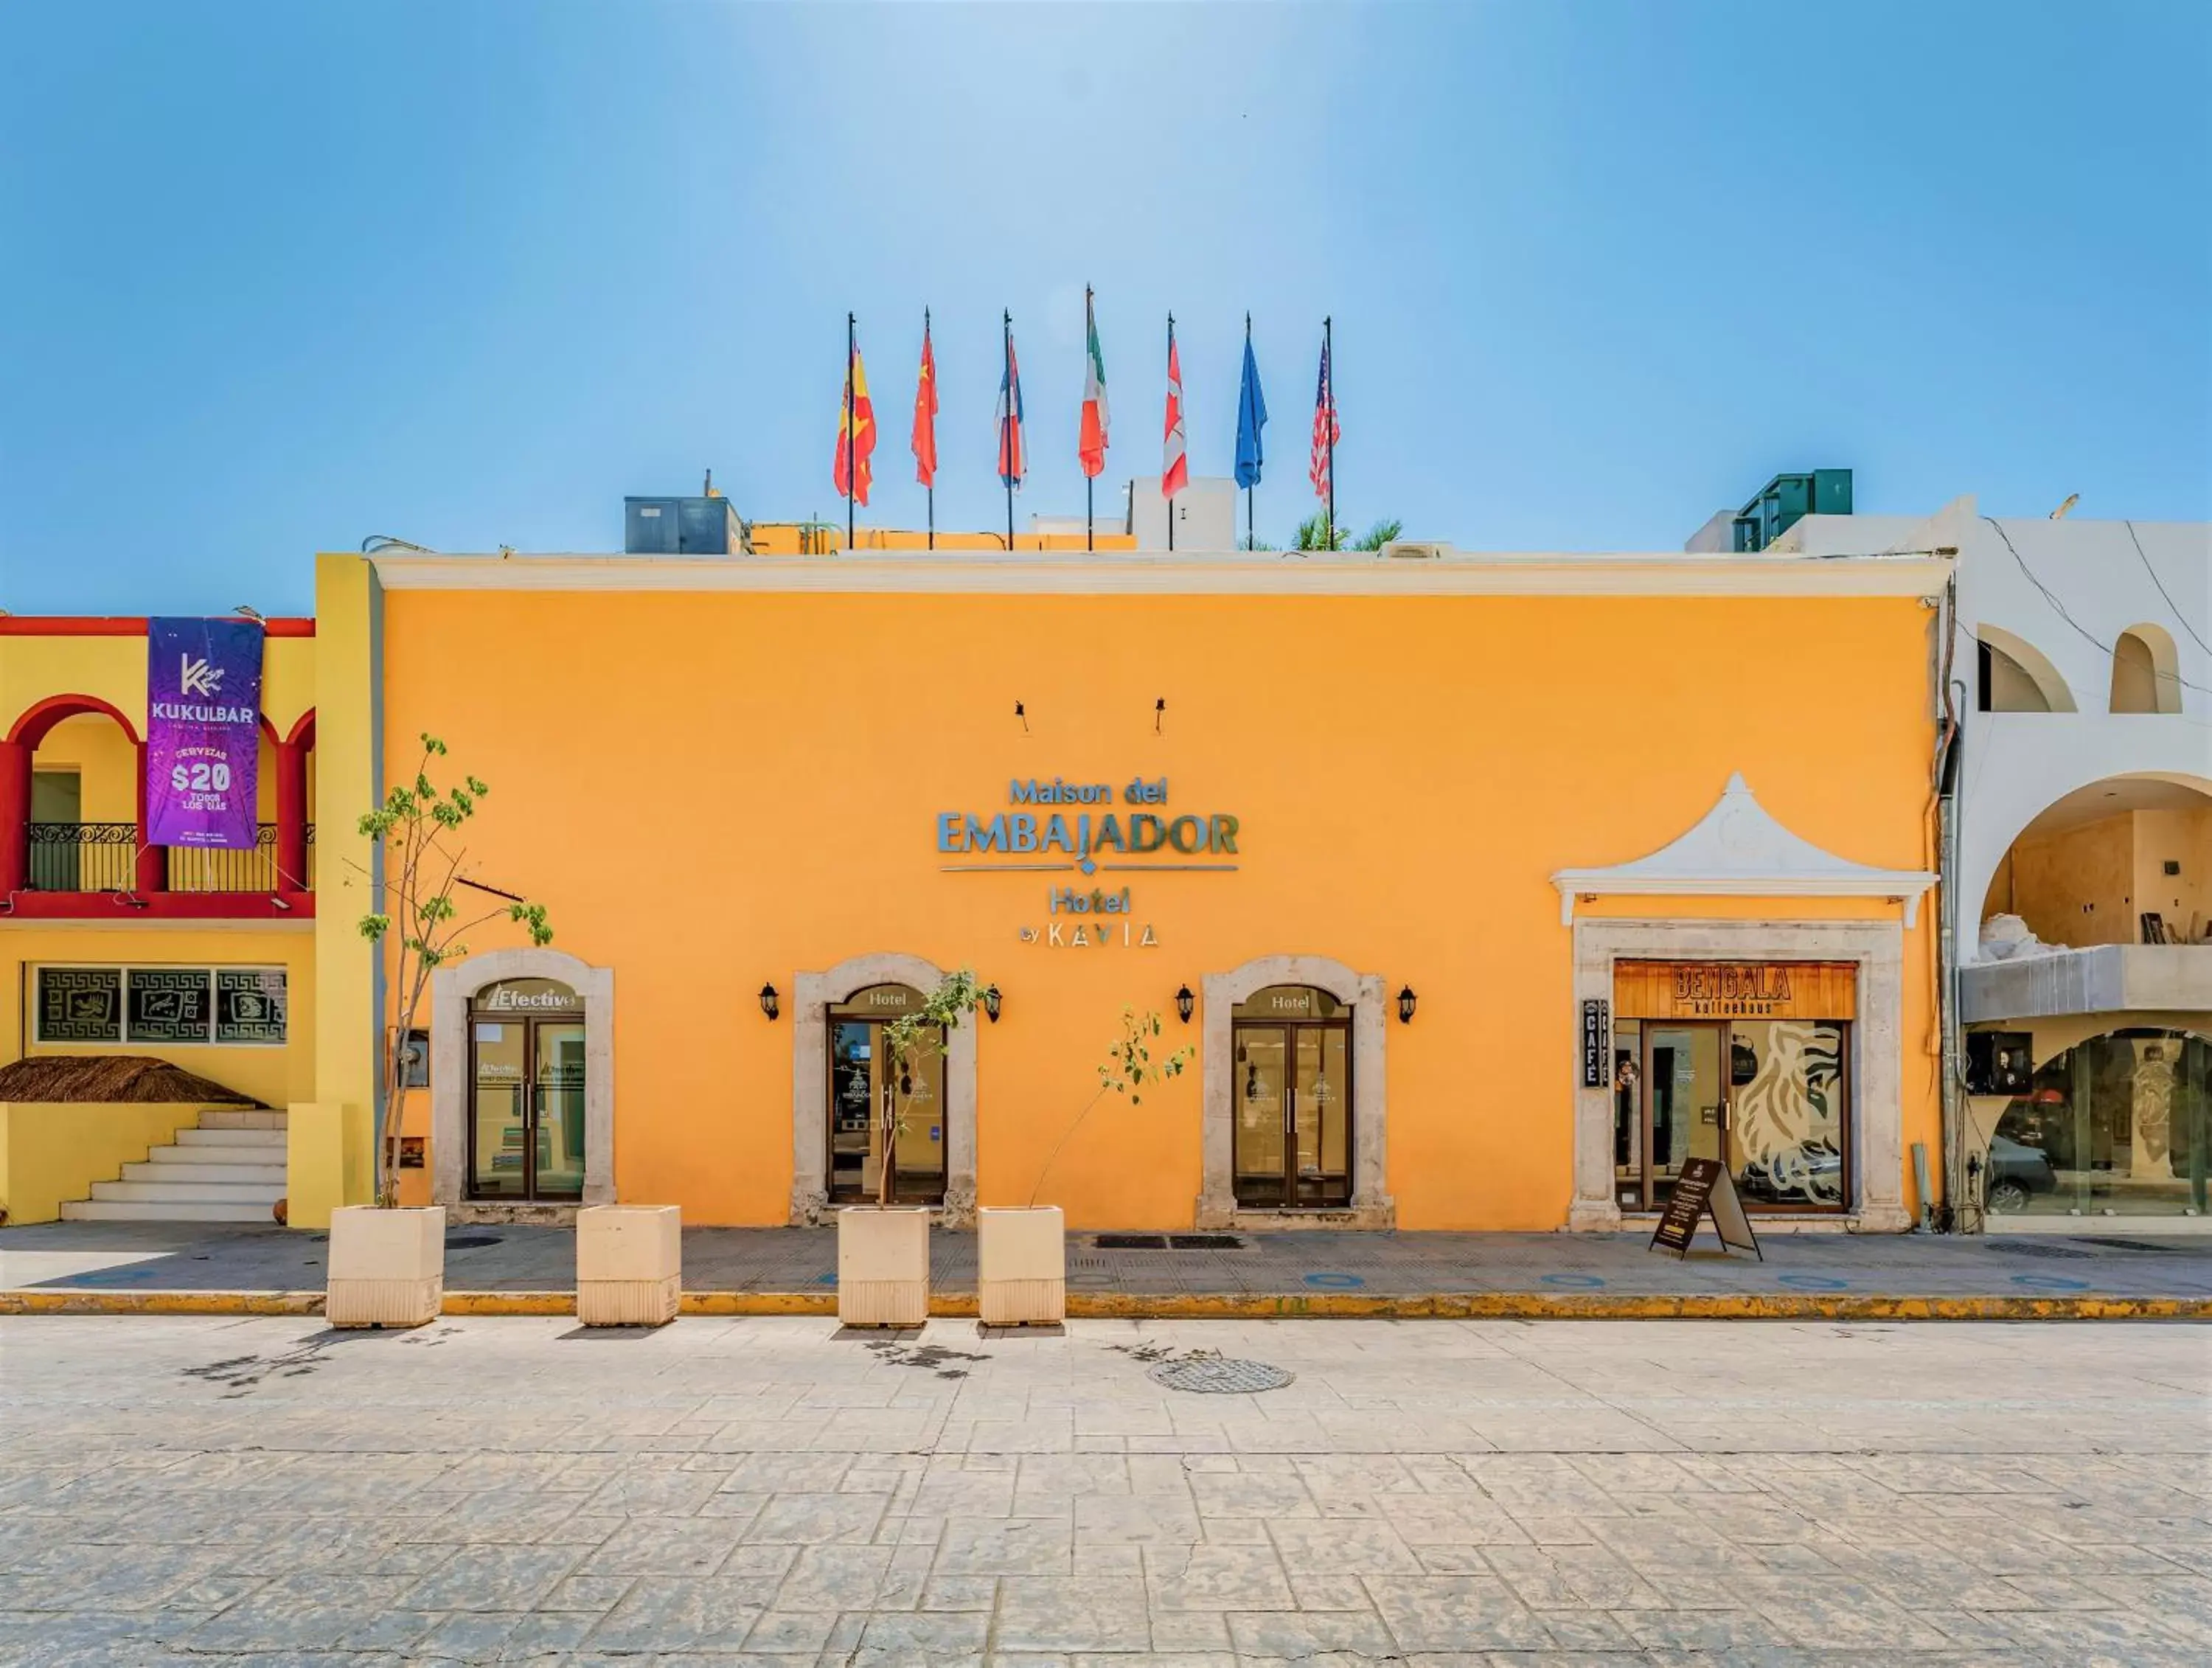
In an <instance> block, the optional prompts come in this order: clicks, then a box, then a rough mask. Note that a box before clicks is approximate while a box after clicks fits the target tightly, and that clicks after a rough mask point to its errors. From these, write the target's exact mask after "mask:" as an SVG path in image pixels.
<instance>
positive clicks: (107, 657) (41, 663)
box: [0, 634, 316, 818]
mask: <svg viewBox="0 0 2212 1668" xmlns="http://www.w3.org/2000/svg"><path fill="white" fill-rule="evenodd" d="M315 641H316V640H315V639H314V638H313V637H289V636H287V637H270V638H268V639H267V640H266V642H265V643H264V647H263V649H262V654H261V710H262V711H263V712H264V714H266V715H267V716H268V719H269V721H270V723H271V724H274V725H275V726H276V731H277V734H280V735H289V734H291V730H292V726H293V725H294V724H295V723H297V722H298V721H299V720H300V717H301V715H302V714H304V713H305V712H306V711H307V709H309V708H311V707H313V705H314V704H315ZM53 695H90V696H94V697H98V698H99V699H100V700H104V701H106V702H107V703H109V704H110V705H111V706H112V707H114V708H115V709H117V710H118V711H119V712H121V713H122V714H123V715H125V717H127V718H128V719H130V721H131V727H132V728H133V729H134V730H136V731H137V734H138V735H139V738H140V739H141V740H143V739H144V737H145V734H146V639H145V637H144V636H143V634H142V635H138V636H114V637H108V636H52V637H39V636H0V734H5V733H6V732H7V731H8V730H9V729H12V728H13V727H15V721H16V719H17V718H19V717H21V715H23V714H24V713H25V712H27V711H28V710H29V709H31V708H32V707H34V706H36V705H37V704H38V703H40V702H41V701H43V700H45V699H46V697H49V696H53ZM40 751H41V752H43V751H44V750H43V749H41V750H40ZM264 763H265V759H264ZM133 769H135V766H134V767H133ZM129 776H130V772H129V771H126V772H125V779H126V780H128V779H129ZM125 814H126V816H128V815H131V814H135V809H134V810H133V811H131V812H128V813H125ZM267 814H268V815H269V816H270V817H272V818H273V817H274V815H275V814H276V813H274V812H273V811H270V812H269V813H267Z"/></svg>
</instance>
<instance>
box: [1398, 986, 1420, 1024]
mask: <svg viewBox="0 0 2212 1668" xmlns="http://www.w3.org/2000/svg"><path fill="white" fill-rule="evenodd" d="M1419 1000H1420V999H1419V997H1417V996H1416V995H1413V986H1412V985H1410V984H1408V985H1406V986H1403V987H1401V989H1400V990H1399V992H1398V1023H1399V1024H1400V1025H1401V1026H1409V1025H1411V1024H1413V1004H1414V1003H1415V1002H1416V1001H1419Z"/></svg>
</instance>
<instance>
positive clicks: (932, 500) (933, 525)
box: [921, 307, 937, 550]
mask: <svg viewBox="0 0 2212 1668" xmlns="http://www.w3.org/2000/svg"><path fill="white" fill-rule="evenodd" d="M929 345H930V343H929V309H928V308H927V307H924V308H922V310H921V346H922V351H923V352H924V353H927V352H928V351H929ZM929 397H930V398H931V399H936V398H937V382H936V379H935V378H934V377H933V378H932V379H931V380H930V385H929ZM929 439H930V444H931V445H932V446H934V445H935V444H936V443H937V424H936V423H935V422H934V421H933V422H932V423H930V425H929ZM924 490H925V491H927V493H928V494H929V548H930V549H932V550H935V549H936V548H937V466H936V465H935V464H934V463H933V464H931V465H930V466H929V484H928V486H927V487H926V488H925V489H924Z"/></svg>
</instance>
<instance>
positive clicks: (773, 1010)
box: [760, 984, 783, 1020]
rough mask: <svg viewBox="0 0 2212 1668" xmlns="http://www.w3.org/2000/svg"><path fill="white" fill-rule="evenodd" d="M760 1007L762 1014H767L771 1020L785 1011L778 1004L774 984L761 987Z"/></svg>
mask: <svg viewBox="0 0 2212 1668" xmlns="http://www.w3.org/2000/svg"><path fill="white" fill-rule="evenodd" d="M760 1005H761V1012H762V1013H763V1014H767V1015H768V1017H769V1020H774V1019H775V1016H776V1015H777V1014H781V1013H782V1012H783V1009H782V1008H781V1007H779V1006H777V1004H776V999H775V986H774V985H772V984H764V985H763V986H761V993H760Z"/></svg>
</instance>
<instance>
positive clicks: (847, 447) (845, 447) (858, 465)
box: [829, 348, 876, 504]
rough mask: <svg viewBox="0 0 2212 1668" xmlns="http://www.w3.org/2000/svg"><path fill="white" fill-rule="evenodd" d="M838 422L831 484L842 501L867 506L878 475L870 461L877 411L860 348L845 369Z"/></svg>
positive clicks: (874, 446)
mask: <svg viewBox="0 0 2212 1668" xmlns="http://www.w3.org/2000/svg"><path fill="white" fill-rule="evenodd" d="M838 418H839V422H838V426H837V455H836V459H835V460H833V461H832V462H831V464H830V466H829V481H830V484H831V485H833V486H835V487H836V489H837V496H839V497H841V498H851V499H852V500H854V502H856V503H862V504H865V503H866V502H868V486H869V484H870V482H871V481H872V480H873V479H874V474H875V472H874V471H873V470H872V468H871V467H870V466H869V463H868V460H869V459H870V458H871V457H872V456H873V455H874V454H875V450H876V408H875V405H874V404H873V402H872V401H871V400H870V399H868V372H867V368H866V366H864V365H863V364H861V363H860V350H859V349H858V348H855V349H854V350H853V362H852V363H851V364H850V365H848V367H846V370H845V398H844V399H843V400H842V402H841V403H840V405H839V409H838ZM848 465H849V466H850V469H851V476H852V478H851V479H850V480H849V481H848V479H847V468H848Z"/></svg>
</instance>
